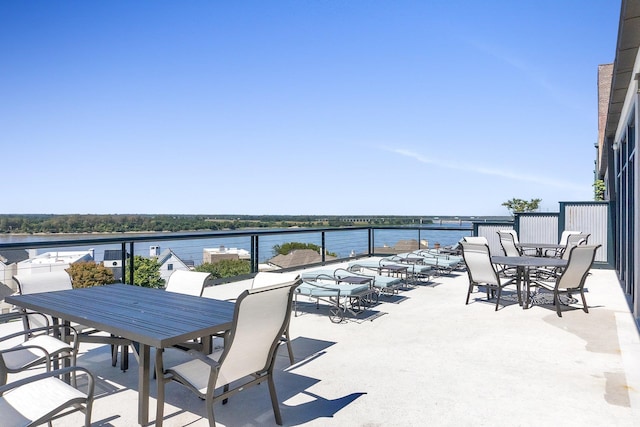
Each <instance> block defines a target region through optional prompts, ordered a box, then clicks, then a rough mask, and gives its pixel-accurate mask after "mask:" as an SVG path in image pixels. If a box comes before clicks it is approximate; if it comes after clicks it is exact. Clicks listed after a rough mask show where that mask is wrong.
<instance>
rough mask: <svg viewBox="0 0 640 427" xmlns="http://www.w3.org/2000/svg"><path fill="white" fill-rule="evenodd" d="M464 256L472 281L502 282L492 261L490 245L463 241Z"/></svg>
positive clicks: (492, 283)
mask: <svg viewBox="0 0 640 427" xmlns="http://www.w3.org/2000/svg"><path fill="white" fill-rule="evenodd" d="M462 257H463V258H464V263H465V264H466V266H467V273H468V274H469V280H470V281H471V282H472V283H486V284H489V285H499V284H500V278H499V277H498V273H497V272H496V269H495V267H494V266H493V263H492V262H491V252H490V251H489V245H485V244H483V243H469V242H462Z"/></svg>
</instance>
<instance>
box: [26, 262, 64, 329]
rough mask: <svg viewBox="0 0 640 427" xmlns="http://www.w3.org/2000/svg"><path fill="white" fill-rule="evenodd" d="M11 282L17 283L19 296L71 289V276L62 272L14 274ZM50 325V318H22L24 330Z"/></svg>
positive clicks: (39, 316)
mask: <svg viewBox="0 0 640 427" xmlns="http://www.w3.org/2000/svg"><path fill="white" fill-rule="evenodd" d="M13 280H15V281H16V283H18V292H19V293H20V294H21V295H28V294H38V293H40V292H52V291H66V290H68V289H73V286H72V285H71V276H69V273H67V272H66V271H64V270H60V271H48V272H46V273H32V274H16V275H15V276H13ZM47 322H49V324H50V323H51V316H48V315H46V316H43V315H26V316H24V317H23V323H24V327H25V329H32V328H39V327H42V326H46V323H47Z"/></svg>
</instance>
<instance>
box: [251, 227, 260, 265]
mask: <svg viewBox="0 0 640 427" xmlns="http://www.w3.org/2000/svg"><path fill="white" fill-rule="evenodd" d="M259 243H260V241H259V237H258V235H257V234H254V235H252V236H251V273H257V272H258V265H259V264H258V260H259V259H260V253H259V249H258V248H259V247H260V245H259Z"/></svg>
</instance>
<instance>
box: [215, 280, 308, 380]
mask: <svg viewBox="0 0 640 427" xmlns="http://www.w3.org/2000/svg"><path fill="white" fill-rule="evenodd" d="M300 283H301V281H300V279H299V278H298V279H297V280H295V281H294V282H293V283H291V282H287V283H285V284H279V285H275V286H267V287H261V288H254V289H247V290H246V291H244V292H243V293H242V294H240V296H239V297H238V300H237V302H236V306H235V312H234V315H233V325H232V327H231V330H230V331H229V335H228V337H226V338H225V348H224V351H223V353H222V355H221V356H220V360H219V362H220V370H219V373H218V379H217V381H216V387H219V386H221V385H225V384H228V383H230V382H232V381H235V380H237V379H240V378H242V377H245V376H248V375H251V374H254V373H261V372H266V371H268V370H270V369H272V368H273V363H274V361H275V354H276V350H277V347H278V344H279V343H280V338H281V337H282V334H283V333H284V331H285V329H286V327H287V325H288V324H289V318H290V316H291V305H292V301H293V292H294V290H295V288H296V287H297V286H298V285H299V284H300Z"/></svg>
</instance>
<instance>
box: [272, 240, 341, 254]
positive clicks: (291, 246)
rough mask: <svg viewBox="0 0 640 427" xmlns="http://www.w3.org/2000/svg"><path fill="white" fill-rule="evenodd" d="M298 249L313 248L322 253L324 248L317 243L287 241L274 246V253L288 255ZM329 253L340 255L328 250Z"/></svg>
mask: <svg viewBox="0 0 640 427" xmlns="http://www.w3.org/2000/svg"><path fill="white" fill-rule="evenodd" d="M296 249H311V250H313V251H316V252H318V253H320V251H321V250H322V248H321V247H320V246H318V245H315V244H313V243H301V242H287V243H283V244H282V245H274V246H273V253H274V254H275V255H287V254H288V253H290V252H291V251H294V250H296ZM327 255H331V256H335V257H337V256H338V255H337V254H336V253H334V252H327Z"/></svg>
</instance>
